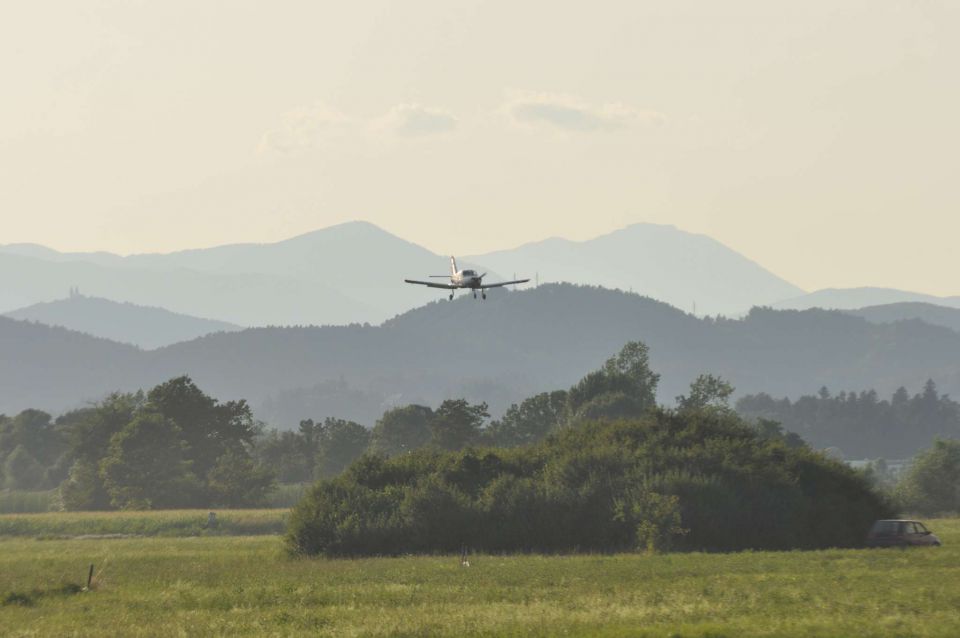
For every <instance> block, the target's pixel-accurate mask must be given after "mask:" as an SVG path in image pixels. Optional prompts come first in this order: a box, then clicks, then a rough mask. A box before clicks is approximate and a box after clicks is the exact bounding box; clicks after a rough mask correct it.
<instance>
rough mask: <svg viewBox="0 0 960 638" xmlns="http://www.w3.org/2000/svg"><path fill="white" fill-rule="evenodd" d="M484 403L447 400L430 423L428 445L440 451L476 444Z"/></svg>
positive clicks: (485, 407) (485, 413) (485, 412)
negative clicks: (472, 403) (473, 403)
mask: <svg viewBox="0 0 960 638" xmlns="http://www.w3.org/2000/svg"><path fill="white" fill-rule="evenodd" d="M489 417H490V413H489V412H487V404H486V403H478V404H476V405H471V404H470V403H468V402H467V400H466V399H447V400H446V401H444V402H443V403H441V404H440V407H439V408H437V411H436V412H434V415H433V419H432V420H431V422H430V443H431V445H435V446H436V447H438V448H440V449H442V450H459V449H462V448H464V447H466V446H468V445H472V444H474V443H477V442H478V441H479V439H480V430H481V428H482V427H483V422H484V420H485V419H487V418H489Z"/></svg>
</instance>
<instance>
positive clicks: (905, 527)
mask: <svg viewBox="0 0 960 638" xmlns="http://www.w3.org/2000/svg"><path fill="white" fill-rule="evenodd" d="M911 545H940V539H939V538H937V537H936V536H935V535H934V533H933V532H931V531H930V530H928V529H927V528H926V527H924V526H923V523H921V522H920V521H899V520H898V521H877V522H876V523H874V524H873V527H871V528H870V533H869V534H867V546H869V547H909V546H911Z"/></svg>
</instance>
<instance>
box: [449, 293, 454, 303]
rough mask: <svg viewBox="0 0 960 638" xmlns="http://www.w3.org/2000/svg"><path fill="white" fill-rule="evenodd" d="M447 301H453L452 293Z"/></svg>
mask: <svg viewBox="0 0 960 638" xmlns="http://www.w3.org/2000/svg"><path fill="white" fill-rule="evenodd" d="M449 299H450V301H453V293H452V292H451V293H450V297H449Z"/></svg>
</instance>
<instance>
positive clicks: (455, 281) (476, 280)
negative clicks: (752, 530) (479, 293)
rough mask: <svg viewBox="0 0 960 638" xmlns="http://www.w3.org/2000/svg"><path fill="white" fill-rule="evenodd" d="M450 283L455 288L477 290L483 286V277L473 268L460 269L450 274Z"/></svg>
mask: <svg viewBox="0 0 960 638" xmlns="http://www.w3.org/2000/svg"><path fill="white" fill-rule="evenodd" d="M450 283H451V284H452V285H454V286H456V287H457V288H472V289H473V290H477V289H479V288H480V287H482V286H483V277H481V276H479V275H477V273H476V271H473V270H461V271H458V272H456V273H454V274H452V275H450Z"/></svg>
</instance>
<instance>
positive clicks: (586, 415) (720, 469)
mask: <svg viewBox="0 0 960 638" xmlns="http://www.w3.org/2000/svg"><path fill="white" fill-rule="evenodd" d="M646 354H647V352H646V348H645V346H643V344H639V343H631V344H628V345H627V346H626V347H625V348H624V350H623V351H621V352H620V353H619V354H618V355H617V356H615V357H613V358H611V359H610V360H609V361H607V363H606V364H605V365H604V366H603V368H601V369H600V370H598V371H596V372H593V373H591V374H589V375H587V376H586V377H584V379H583V380H581V381H580V382H579V383H578V384H577V385H575V386H574V387H572V388H570V389H569V390H568V391H566V392H565V394H563V395H553V400H552V401H549V402H548V401H545V400H544V397H542V396H541V397H540V398H539V400H538V403H537V404H536V405H538V406H540V407H541V408H543V407H544V406H547V407H549V406H551V405H552V406H554V408H555V409H553V410H551V411H550V412H549V415H550V416H549V418H547V419H546V420H547V421H551V422H552V424H553V425H552V426H551V427H546V428H544V429H543V435H542V436H540V435H531V436H530V438H531V439H533V440H532V441H527V439H526V438H525V436H526V434H527V433H528V430H527V429H526V428H517V427H514V426H515V425H516V424H517V422H515V421H511V422H510V423H508V424H506V425H505V424H503V423H500V424H493V423H492V424H491V425H490V426H489V427H488V428H486V429H485V430H483V431H480V432H478V433H477V436H478V437H479V439H478V440H479V441H483V437H484V436H489V437H491V439H492V437H496V436H505V434H504V433H508V435H509V436H510V437H511V438H510V439H508V440H510V441H516V440H517V439H518V438H521V439H523V440H524V443H523V444H520V445H517V446H515V447H512V448H503V447H499V448H497V447H468V448H466V449H462V450H459V451H454V450H450V449H444V448H442V447H441V446H439V445H433V446H431V445H424V446H421V447H420V448H419V449H415V450H412V451H403V453H398V454H394V455H393V456H388V455H387V454H384V453H378V452H372V453H368V454H365V455H364V456H362V457H361V458H360V459H359V460H357V461H356V462H355V463H353V464H352V465H351V466H350V467H349V468H348V469H347V470H346V472H344V473H343V474H341V475H340V476H338V477H335V478H331V479H327V480H323V481H319V482H318V483H316V484H315V485H314V486H313V487H312V488H311V490H310V491H309V492H308V494H307V495H306V496H305V498H304V499H303V500H301V502H300V503H299V504H298V505H297V506H296V507H295V508H294V511H293V513H292V515H291V522H290V526H289V532H288V535H287V547H288V549H289V551H291V552H292V553H294V554H306V555H312V554H325V555H329V556H354V555H371V554H399V553H408V552H428V553H429V552H450V551H456V550H458V549H460V548H461V547H464V546H466V547H469V548H471V549H473V550H477V551H486V552H500V551H543V552H564V551H619V550H635V549H645V550H653V551H657V550H661V549H668V548H677V549H688V550H735V549H745V548H756V549H788V548H813V547H828V546H857V545H860V544H862V543H863V542H864V539H865V535H866V532H867V530H868V529H869V527H870V524H871V523H872V522H873V521H874V520H875V519H877V518H883V517H886V516H889V515H891V514H892V510H891V509H890V507H889V505H888V504H887V502H886V501H885V499H884V498H883V497H882V496H881V495H880V494H878V493H877V492H876V491H874V490H873V489H872V488H871V486H870V484H869V481H868V480H867V477H866V476H865V475H864V474H862V473H859V472H856V471H854V470H853V469H851V468H849V467H847V466H846V465H844V464H842V463H839V462H837V461H833V460H831V459H829V458H827V457H826V456H824V455H822V454H819V453H817V452H815V451H813V450H812V449H810V448H809V447H807V446H805V445H803V444H797V441H796V440H795V439H788V437H786V436H785V435H784V433H783V432H782V430H781V429H780V428H779V427H778V426H776V424H774V423H769V422H768V423H767V424H766V425H765V426H764V427H762V428H758V427H756V426H755V425H753V424H751V423H748V422H747V421H745V420H744V419H743V418H742V417H740V416H738V415H737V414H736V413H735V412H734V411H733V410H732V409H730V408H729V407H727V405H726V401H727V399H728V398H729V396H730V394H731V392H732V390H733V389H732V388H731V387H730V386H729V384H727V383H725V382H723V381H722V380H721V379H719V378H717V377H714V376H710V375H704V376H701V377H699V378H698V379H697V380H695V381H694V382H693V384H692V385H691V388H690V391H689V393H688V394H686V395H682V396H680V397H678V398H677V407H676V408H663V407H660V406H657V405H656V403H655V402H654V400H653V397H654V395H655V390H656V385H657V381H658V376H657V375H656V374H655V373H653V372H652V371H651V370H650V368H649V366H648V364H647V357H646ZM547 398H549V396H548V397H547ZM534 399H536V397H535V398H534ZM525 403H526V402H525ZM515 408H516V409H515V410H513V414H514V415H517V416H516V417H515V418H519V415H523V414H531V413H532V414H535V415H538V418H537V419H533V421H534V422H540V421H539V415H541V412H540V411H539V410H534V409H533V404H528V405H527V408H528V409H526V410H525V409H524V404H520V405H517V406H515ZM504 418H505V419H506V416H505V417H504ZM521 422H524V423H525V422H526V421H521ZM520 432H522V433H524V437H518V436H517V434H518V433H520ZM529 432H531V433H532V432H540V430H539V429H535V430H530V431H529ZM492 440H495V439H492Z"/></svg>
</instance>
